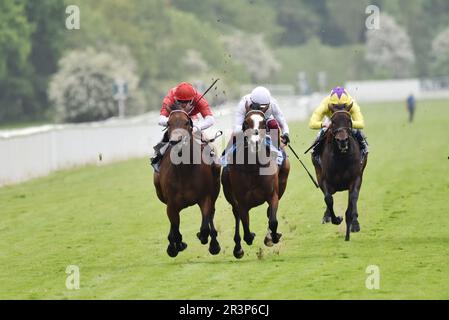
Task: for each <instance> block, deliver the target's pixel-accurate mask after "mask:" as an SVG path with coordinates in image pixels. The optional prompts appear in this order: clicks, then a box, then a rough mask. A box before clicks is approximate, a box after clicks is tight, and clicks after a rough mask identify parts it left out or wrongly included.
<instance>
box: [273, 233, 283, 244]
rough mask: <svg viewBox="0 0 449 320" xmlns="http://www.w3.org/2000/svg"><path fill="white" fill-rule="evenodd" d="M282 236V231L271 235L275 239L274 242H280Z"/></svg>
mask: <svg viewBox="0 0 449 320" xmlns="http://www.w3.org/2000/svg"><path fill="white" fill-rule="evenodd" d="M281 237H282V233H274V234H272V235H271V238H272V239H273V243H274V244H276V243H279V240H280V239H281Z"/></svg>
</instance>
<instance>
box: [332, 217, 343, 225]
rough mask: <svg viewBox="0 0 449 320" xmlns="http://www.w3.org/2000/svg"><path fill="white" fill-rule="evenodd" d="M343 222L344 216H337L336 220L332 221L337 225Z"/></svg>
mask: <svg viewBox="0 0 449 320" xmlns="http://www.w3.org/2000/svg"><path fill="white" fill-rule="evenodd" d="M342 222H343V217H340V216H338V217H336V219H335V220H333V221H332V224H335V225H337V226H338V225H340V224H341V223H342Z"/></svg>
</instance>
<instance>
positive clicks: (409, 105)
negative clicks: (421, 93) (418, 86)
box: [407, 93, 416, 123]
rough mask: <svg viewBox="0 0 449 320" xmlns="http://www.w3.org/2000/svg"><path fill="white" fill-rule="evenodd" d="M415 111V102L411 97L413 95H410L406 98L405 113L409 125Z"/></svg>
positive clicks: (413, 97)
mask: <svg viewBox="0 0 449 320" xmlns="http://www.w3.org/2000/svg"><path fill="white" fill-rule="evenodd" d="M415 109H416V100H415V96H414V95H413V93H411V94H410V95H409V96H408V97H407V111H408V116H409V117H408V121H409V122H410V123H412V122H413V116H414V115H415Z"/></svg>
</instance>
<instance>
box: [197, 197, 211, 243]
mask: <svg viewBox="0 0 449 320" xmlns="http://www.w3.org/2000/svg"><path fill="white" fill-rule="evenodd" d="M199 207H200V209H201V227H200V232H198V233H197V234H196V236H197V237H198V239H199V240H200V241H201V244H207V242H208V238H209V234H210V227H209V222H210V221H209V220H210V214H211V212H212V203H211V199H210V198H209V197H207V198H205V199H204V200H203V201H201V202H200V203H199Z"/></svg>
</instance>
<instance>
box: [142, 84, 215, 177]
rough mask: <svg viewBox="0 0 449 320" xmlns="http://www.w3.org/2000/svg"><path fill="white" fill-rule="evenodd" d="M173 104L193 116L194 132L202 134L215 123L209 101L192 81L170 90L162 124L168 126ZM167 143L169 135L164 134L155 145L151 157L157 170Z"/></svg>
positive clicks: (161, 120)
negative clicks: (199, 115) (153, 154)
mask: <svg viewBox="0 0 449 320" xmlns="http://www.w3.org/2000/svg"><path fill="white" fill-rule="evenodd" d="M173 105H177V106H180V107H181V109H182V110H184V111H185V112H187V114H188V115H189V116H190V117H191V118H192V120H193V123H194V126H193V134H196V133H199V134H201V131H202V130H206V129H207V128H209V127H211V126H212V125H214V123H215V119H214V116H213V114H212V111H211V109H210V107H209V103H208V102H207V100H206V99H205V98H204V97H203V98H201V94H200V93H199V92H198V91H197V90H196V89H195V88H193V86H192V85H191V84H190V83H187V82H182V83H180V84H178V85H177V86H176V87H174V88H172V89H170V90H169V91H168V94H167V95H166V96H165V98H164V100H163V101H162V108H161V112H160V116H159V125H160V126H163V127H166V126H167V122H168V117H169V116H170V112H171V107H172V106H173ZM198 114H201V116H202V117H203V118H202V119H201V120H199V119H198ZM167 145H168V136H167V134H164V136H163V138H162V141H161V142H159V143H158V144H157V145H156V146H155V147H154V151H155V156H154V157H153V158H151V165H152V166H153V168H154V170H155V171H157V172H159V165H160V161H161V160H162V156H163V155H164V152H165V150H166V149H167V148H166V146H167Z"/></svg>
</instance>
